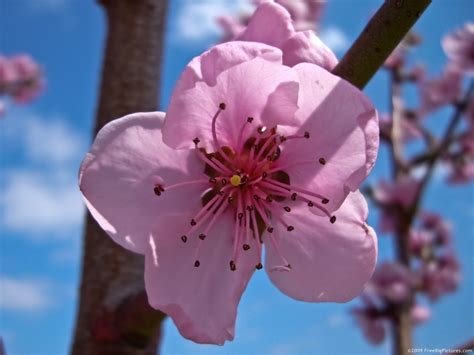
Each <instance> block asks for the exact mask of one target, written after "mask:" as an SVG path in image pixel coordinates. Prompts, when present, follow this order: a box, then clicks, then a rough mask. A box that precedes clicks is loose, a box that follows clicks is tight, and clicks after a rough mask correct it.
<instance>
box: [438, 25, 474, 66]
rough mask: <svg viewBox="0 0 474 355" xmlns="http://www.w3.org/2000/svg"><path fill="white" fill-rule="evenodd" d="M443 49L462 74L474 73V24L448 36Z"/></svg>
mask: <svg viewBox="0 0 474 355" xmlns="http://www.w3.org/2000/svg"><path fill="white" fill-rule="evenodd" d="M442 45H443V49H444V51H445V52H446V55H447V56H448V58H449V59H450V61H451V64H452V65H453V67H454V68H456V69H457V70H459V71H461V72H467V73H471V74H472V73H474V23H472V22H471V23H466V24H465V25H464V27H462V28H460V29H457V30H456V31H454V32H452V33H450V34H448V35H446V36H445V37H444V38H443V41H442Z"/></svg>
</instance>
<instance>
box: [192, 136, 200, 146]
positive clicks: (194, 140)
mask: <svg viewBox="0 0 474 355" xmlns="http://www.w3.org/2000/svg"><path fill="white" fill-rule="evenodd" d="M200 141H201V140H200V139H199V138H198V137H196V138H194V139H193V143H194V144H196V145H198V144H199V142H200Z"/></svg>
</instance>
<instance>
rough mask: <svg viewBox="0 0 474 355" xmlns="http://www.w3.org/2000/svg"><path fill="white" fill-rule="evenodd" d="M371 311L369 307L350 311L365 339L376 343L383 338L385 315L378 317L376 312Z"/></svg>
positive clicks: (380, 341)
mask: <svg viewBox="0 0 474 355" xmlns="http://www.w3.org/2000/svg"><path fill="white" fill-rule="evenodd" d="M372 312H373V311H372V310H370V309H355V310H353V311H352V314H353V315H354V316H355V318H356V321H357V323H358V324H359V326H360V327H361V328H362V331H363V333H364V337H365V338H366V339H367V341H369V342H370V343H371V344H374V345H378V344H381V343H382V342H383V341H384V339H385V334H386V329H385V328H386V321H387V319H386V318H385V317H378V316H377V315H376V314H375V315H374V314H372Z"/></svg>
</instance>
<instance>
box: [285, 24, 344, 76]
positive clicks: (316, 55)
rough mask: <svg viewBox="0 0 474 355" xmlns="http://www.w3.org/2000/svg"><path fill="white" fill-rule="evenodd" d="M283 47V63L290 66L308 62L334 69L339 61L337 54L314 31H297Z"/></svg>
mask: <svg viewBox="0 0 474 355" xmlns="http://www.w3.org/2000/svg"><path fill="white" fill-rule="evenodd" d="M281 49H282V51H283V64H285V65H288V66H290V67H292V66H295V65H296V64H299V63H305V62H307V63H313V64H316V65H319V66H320V67H323V68H324V69H326V70H332V69H333V68H334V67H335V66H336V64H337V62H338V61H337V58H336V55H335V54H334V53H333V52H332V51H331V50H330V49H329V47H327V46H326V45H325V44H324V43H323V42H322V41H321V40H320V39H319V37H318V36H316V35H315V34H314V32H313V31H304V32H297V33H296V34H294V35H293V36H292V37H291V38H290V39H288V40H287V41H286V42H285V43H284V44H283V46H282V47H281Z"/></svg>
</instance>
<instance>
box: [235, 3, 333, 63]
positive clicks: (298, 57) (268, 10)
mask: <svg viewBox="0 0 474 355" xmlns="http://www.w3.org/2000/svg"><path fill="white" fill-rule="evenodd" d="M236 40H238V41H251V42H259V43H264V44H268V45H271V46H273V47H276V48H279V49H281V50H282V51H283V64H284V65H288V66H294V65H296V64H299V63H313V64H317V65H319V66H321V67H323V68H325V69H327V70H332V69H333V68H334V67H335V66H336V64H337V62H338V61H337V58H336V55H335V54H334V53H333V52H332V51H331V50H330V49H329V48H328V47H327V46H326V45H325V44H324V43H323V42H322V41H321V40H320V39H319V37H318V36H316V34H315V33H314V31H311V30H306V31H297V30H295V27H294V25H293V21H292V19H291V15H290V13H289V12H288V11H287V10H286V9H285V8H284V7H283V6H281V5H279V4H277V3H274V2H271V1H266V2H262V4H261V5H260V6H258V8H257V10H255V13H254V14H253V15H252V17H251V18H250V20H249V23H248V26H247V27H246V29H245V30H244V31H243V32H242V33H241V34H240V35H239V36H237V37H236Z"/></svg>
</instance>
